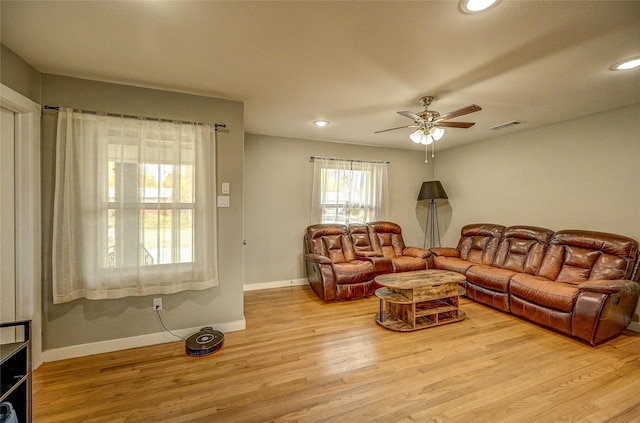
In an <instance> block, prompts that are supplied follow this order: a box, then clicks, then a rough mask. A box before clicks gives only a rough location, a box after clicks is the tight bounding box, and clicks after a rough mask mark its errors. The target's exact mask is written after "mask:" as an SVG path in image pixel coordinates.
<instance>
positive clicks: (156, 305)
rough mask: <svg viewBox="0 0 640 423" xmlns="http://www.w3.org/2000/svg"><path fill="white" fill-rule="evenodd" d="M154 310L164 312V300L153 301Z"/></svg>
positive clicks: (156, 299) (155, 299)
mask: <svg viewBox="0 0 640 423" xmlns="http://www.w3.org/2000/svg"><path fill="white" fill-rule="evenodd" d="M153 310H154V311H155V310H162V298H154V299H153Z"/></svg>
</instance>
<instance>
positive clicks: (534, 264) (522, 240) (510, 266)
mask: <svg viewBox="0 0 640 423" xmlns="http://www.w3.org/2000/svg"><path fill="white" fill-rule="evenodd" d="M552 235H553V231H552V230H551V229H546V228H538V227H535V226H510V227H508V228H507V229H505V230H504V231H503V232H502V238H501V239H500V243H499V244H498V250H497V251H496V256H495V258H494V260H493V266H494V267H498V268H501V269H507V270H513V271H514V272H518V273H528V274H530V275H535V274H536V273H537V272H538V269H539V268H540V265H541V264H542V259H543V258H544V253H545V251H546V249H547V244H548V243H549V240H550V239H551V236H552Z"/></svg>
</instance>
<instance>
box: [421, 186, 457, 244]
mask: <svg viewBox="0 0 640 423" xmlns="http://www.w3.org/2000/svg"><path fill="white" fill-rule="evenodd" d="M447 198H449V197H447V193H446V192H445V191H444V188H443V187H442V184H441V183H440V181H427V182H423V183H422V187H421V188H420V194H418V201H424V200H429V209H428V210H427V220H426V222H425V224H424V242H423V248H427V232H428V233H429V248H431V247H435V245H434V244H435V235H436V233H437V234H438V247H440V224H439V223H438V208H437V207H436V200H439V199H443V200H444V199H447Z"/></svg>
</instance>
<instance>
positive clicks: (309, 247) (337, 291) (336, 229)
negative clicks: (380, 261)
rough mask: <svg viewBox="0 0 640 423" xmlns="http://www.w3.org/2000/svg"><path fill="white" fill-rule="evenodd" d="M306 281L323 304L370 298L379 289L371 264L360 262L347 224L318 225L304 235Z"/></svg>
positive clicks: (310, 228) (366, 261) (309, 228)
mask: <svg viewBox="0 0 640 423" xmlns="http://www.w3.org/2000/svg"><path fill="white" fill-rule="evenodd" d="M304 238H305V242H304V245H305V263H306V268H307V278H308V280H309V285H311V288H312V289H313V291H314V292H315V293H316V294H317V295H318V296H319V297H320V298H322V299H323V300H324V301H331V300H346V299H349V298H354V297H364V296H370V295H372V294H373V292H374V291H375V290H376V288H377V287H378V286H377V285H376V284H375V282H374V281H373V278H374V277H375V272H374V265H373V263H372V262H371V261H369V260H366V259H359V258H358V257H357V256H356V252H355V249H354V247H353V244H352V242H351V237H350V235H349V230H348V228H347V226H346V225H340V224H318V225H312V226H309V227H308V228H307V230H306V232H305V237H304Z"/></svg>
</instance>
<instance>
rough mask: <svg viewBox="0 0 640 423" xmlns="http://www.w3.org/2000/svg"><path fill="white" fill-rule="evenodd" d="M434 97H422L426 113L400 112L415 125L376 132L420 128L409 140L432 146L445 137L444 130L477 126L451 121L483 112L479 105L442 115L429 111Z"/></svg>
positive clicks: (472, 123)
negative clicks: (450, 120) (451, 120)
mask: <svg viewBox="0 0 640 423" xmlns="http://www.w3.org/2000/svg"><path fill="white" fill-rule="evenodd" d="M433 99H434V97H433V96H424V97H420V100H419V101H420V104H421V105H422V107H424V111H422V112H419V113H413V112H408V111H401V112H398V114H399V115H402V116H405V117H408V118H409V119H412V120H413V125H405V126H398V127H396V128H389V129H383V130H381V131H376V132H374V133H375V134H379V133H381V132H388V131H395V130H396V129H404V128H418V129H417V130H416V131H414V132H413V133H412V134H411V135H410V136H409V138H410V139H411V141H413V142H415V143H416V144H425V145H428V144H431V143H433V142H434V141H438V140H439V139H440V138H442V135H444V129H443V128H470V127H472V126H473V125H475V122H449V119H454V118H457V117H459V116H464V115H466V114H469V113H473V112H477V111H479V110H482V108H481V107H480V106H478V105H477V104H471V105H469V106H466V107H463V108H461V109H457V110H454V111H452V112H449V113H445V114H443V115H441V114H440V113H438V112H436V111H434V110H429V106H430V105H431V102H432V101H433Z"/></svg>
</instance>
